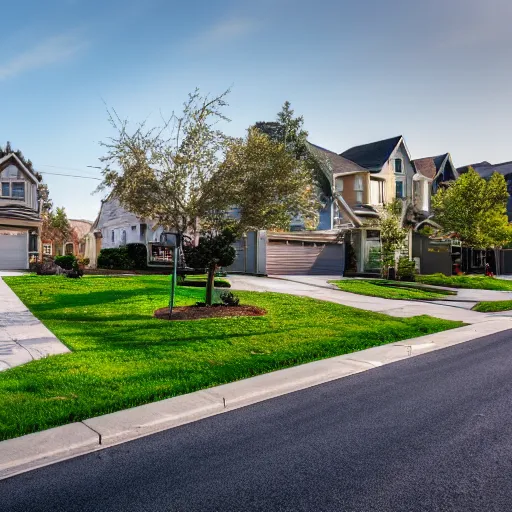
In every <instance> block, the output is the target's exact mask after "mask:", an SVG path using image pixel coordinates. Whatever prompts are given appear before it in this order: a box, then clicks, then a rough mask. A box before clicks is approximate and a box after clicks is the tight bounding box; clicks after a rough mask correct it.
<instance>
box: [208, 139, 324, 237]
mask: <svg viewBox="0 0 512 512" xmlns="http://www.w3.org/2000/svg"><path fill="white" fill-rule="evenodd" d="M209 185H210V186H212V187H214V188H215V193H213V191H212V192H211V193H209V194H208V195H209V196H210V197H211V198H212V203H211V205H210V207H209V211H210V212H219V211H220V212H223V211H226V210H229V208H230V207H231V206H234V205H236V210H237V215H236V218H235V219H231V220H230V225H231V228H232V229H235V231H237V232H238V233H243V232H245V231H248V230H257V229H273V230H286V229H289V227H290V223H291V221H292V220H293V218H294V217H296V216H301V217H303V218H304V219H305V221H306V222H309V223H310V224H314V223H315V222H316V218H317V212H318V204H317V202H316V194H315V190H314V186H313V180H312V176H311V172H310V169H309V168H308V167H307V166H306V165H305V163H304V162H303V161H298V160H296V158H295V156H294V155H293V154H291V153H290V152H289V151H287V150H286V147H285V145H284V144H283V143H279V142H276V141H273V140H271V139H270V138H269V137H268V136H266V135H264V134H263V133H261V132H260V131H259V130H257V129H249V131H248V134H247V136H246V137H245V138H244V139H237V140H232V141H231V142H230V143H229V146H228V151H227V153H226V158H225V160H224V161H223V162H222V164H221V165H220V168H219V171H218V172H217V173H216V175H215V179H214V180H212V182H211V183H210V184H209ZM205 217H207V215H205Z"/></svg>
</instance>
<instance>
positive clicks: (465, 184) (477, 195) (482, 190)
mask: <svg viewBox="0 0 512 512" xmlns="http://www.w3.org/2000/svg"><path fill="white" fill-rule="evenodd" d="M508 197H509V195H508V192H507V182H506V181H505V178H504V176H502V175H501V174H498V173H494V174H493V175H492V176H491V178H490V179H489V180H485V179H484V178H482V177H481V176H480V175H479V174H478V173H477V172H476V171H475V170H474V169H473V168H471V167H470V168H469V170H468V172H467V173H465V174H462V175H461V176H460V177H459V178H458V179H457V180H456V181H455V182H453V183H452V184H451V185H450V186H449V187H448V188H447V189H442V188H441V189H439V191H438V192H437V194H435V195H434V196H433V197H432V209H433V211H434V215H435V216H434V218H435V220H436V222H437V223H438V224H439V225H441V227H442V229H443V231H444V232H445V233H447V234H448V233H452V234H454V235H455V236H456V237H457V238H458V239H459V240H460V241H461V243H462V245H463V246H464V247H474V248H479V249H494V250H497V249H498V248H500V247H502V246H503V245H506V244H507V243H509V242H510V241H512V227H511V226H510V224H509V221H508V216H507V201H508ZM496 261H497V262H498V259H496Z"/></svg>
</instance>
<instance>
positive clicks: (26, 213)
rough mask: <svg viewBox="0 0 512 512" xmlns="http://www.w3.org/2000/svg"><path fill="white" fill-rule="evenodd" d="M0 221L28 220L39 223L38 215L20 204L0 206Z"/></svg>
mask: <svg viewBox="0 0 512 512" xmlns="http://www.w3.org/2000/svg"><path fill="white" fill-rule="evenodd" d="M0 219H16V220H30V221H36V222H41V217H40V216H39V213H37V212H36V211H34V210H32V208H29V207H27V206H25V205H22V204H6V205H1V206H0Z"/></svg>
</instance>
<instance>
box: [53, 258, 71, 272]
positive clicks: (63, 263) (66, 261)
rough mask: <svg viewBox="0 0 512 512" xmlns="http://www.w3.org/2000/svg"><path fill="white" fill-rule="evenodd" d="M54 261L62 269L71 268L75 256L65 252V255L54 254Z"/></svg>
mask: <svg viewBox="0 0 512 512" xmlns="http://www.w3.org/2000/svg"><path fill="white" fill-rule="evenodd" d="M54 262H55V264H56V265H58V266H59V267H60V268H63V269H64V270H71V269H72V268H73V264H74V263H75V262H76V258H75V257H74V256H73V255H72V254H66V255H65V256H55V260H54Z"/></svg>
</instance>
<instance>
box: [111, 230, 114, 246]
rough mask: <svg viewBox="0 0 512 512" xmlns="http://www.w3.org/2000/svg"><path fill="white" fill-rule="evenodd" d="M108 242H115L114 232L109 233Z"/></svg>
mask: <svg viewBox="0 0 512 512" xmlns="http://www.w3.org/2000/svg"><path fill="white" fill-rule="evenodd" d="M110 240H111V241H112V243H114V241H115V236H114V230H112V232H111V235H110Z"/></svg>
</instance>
